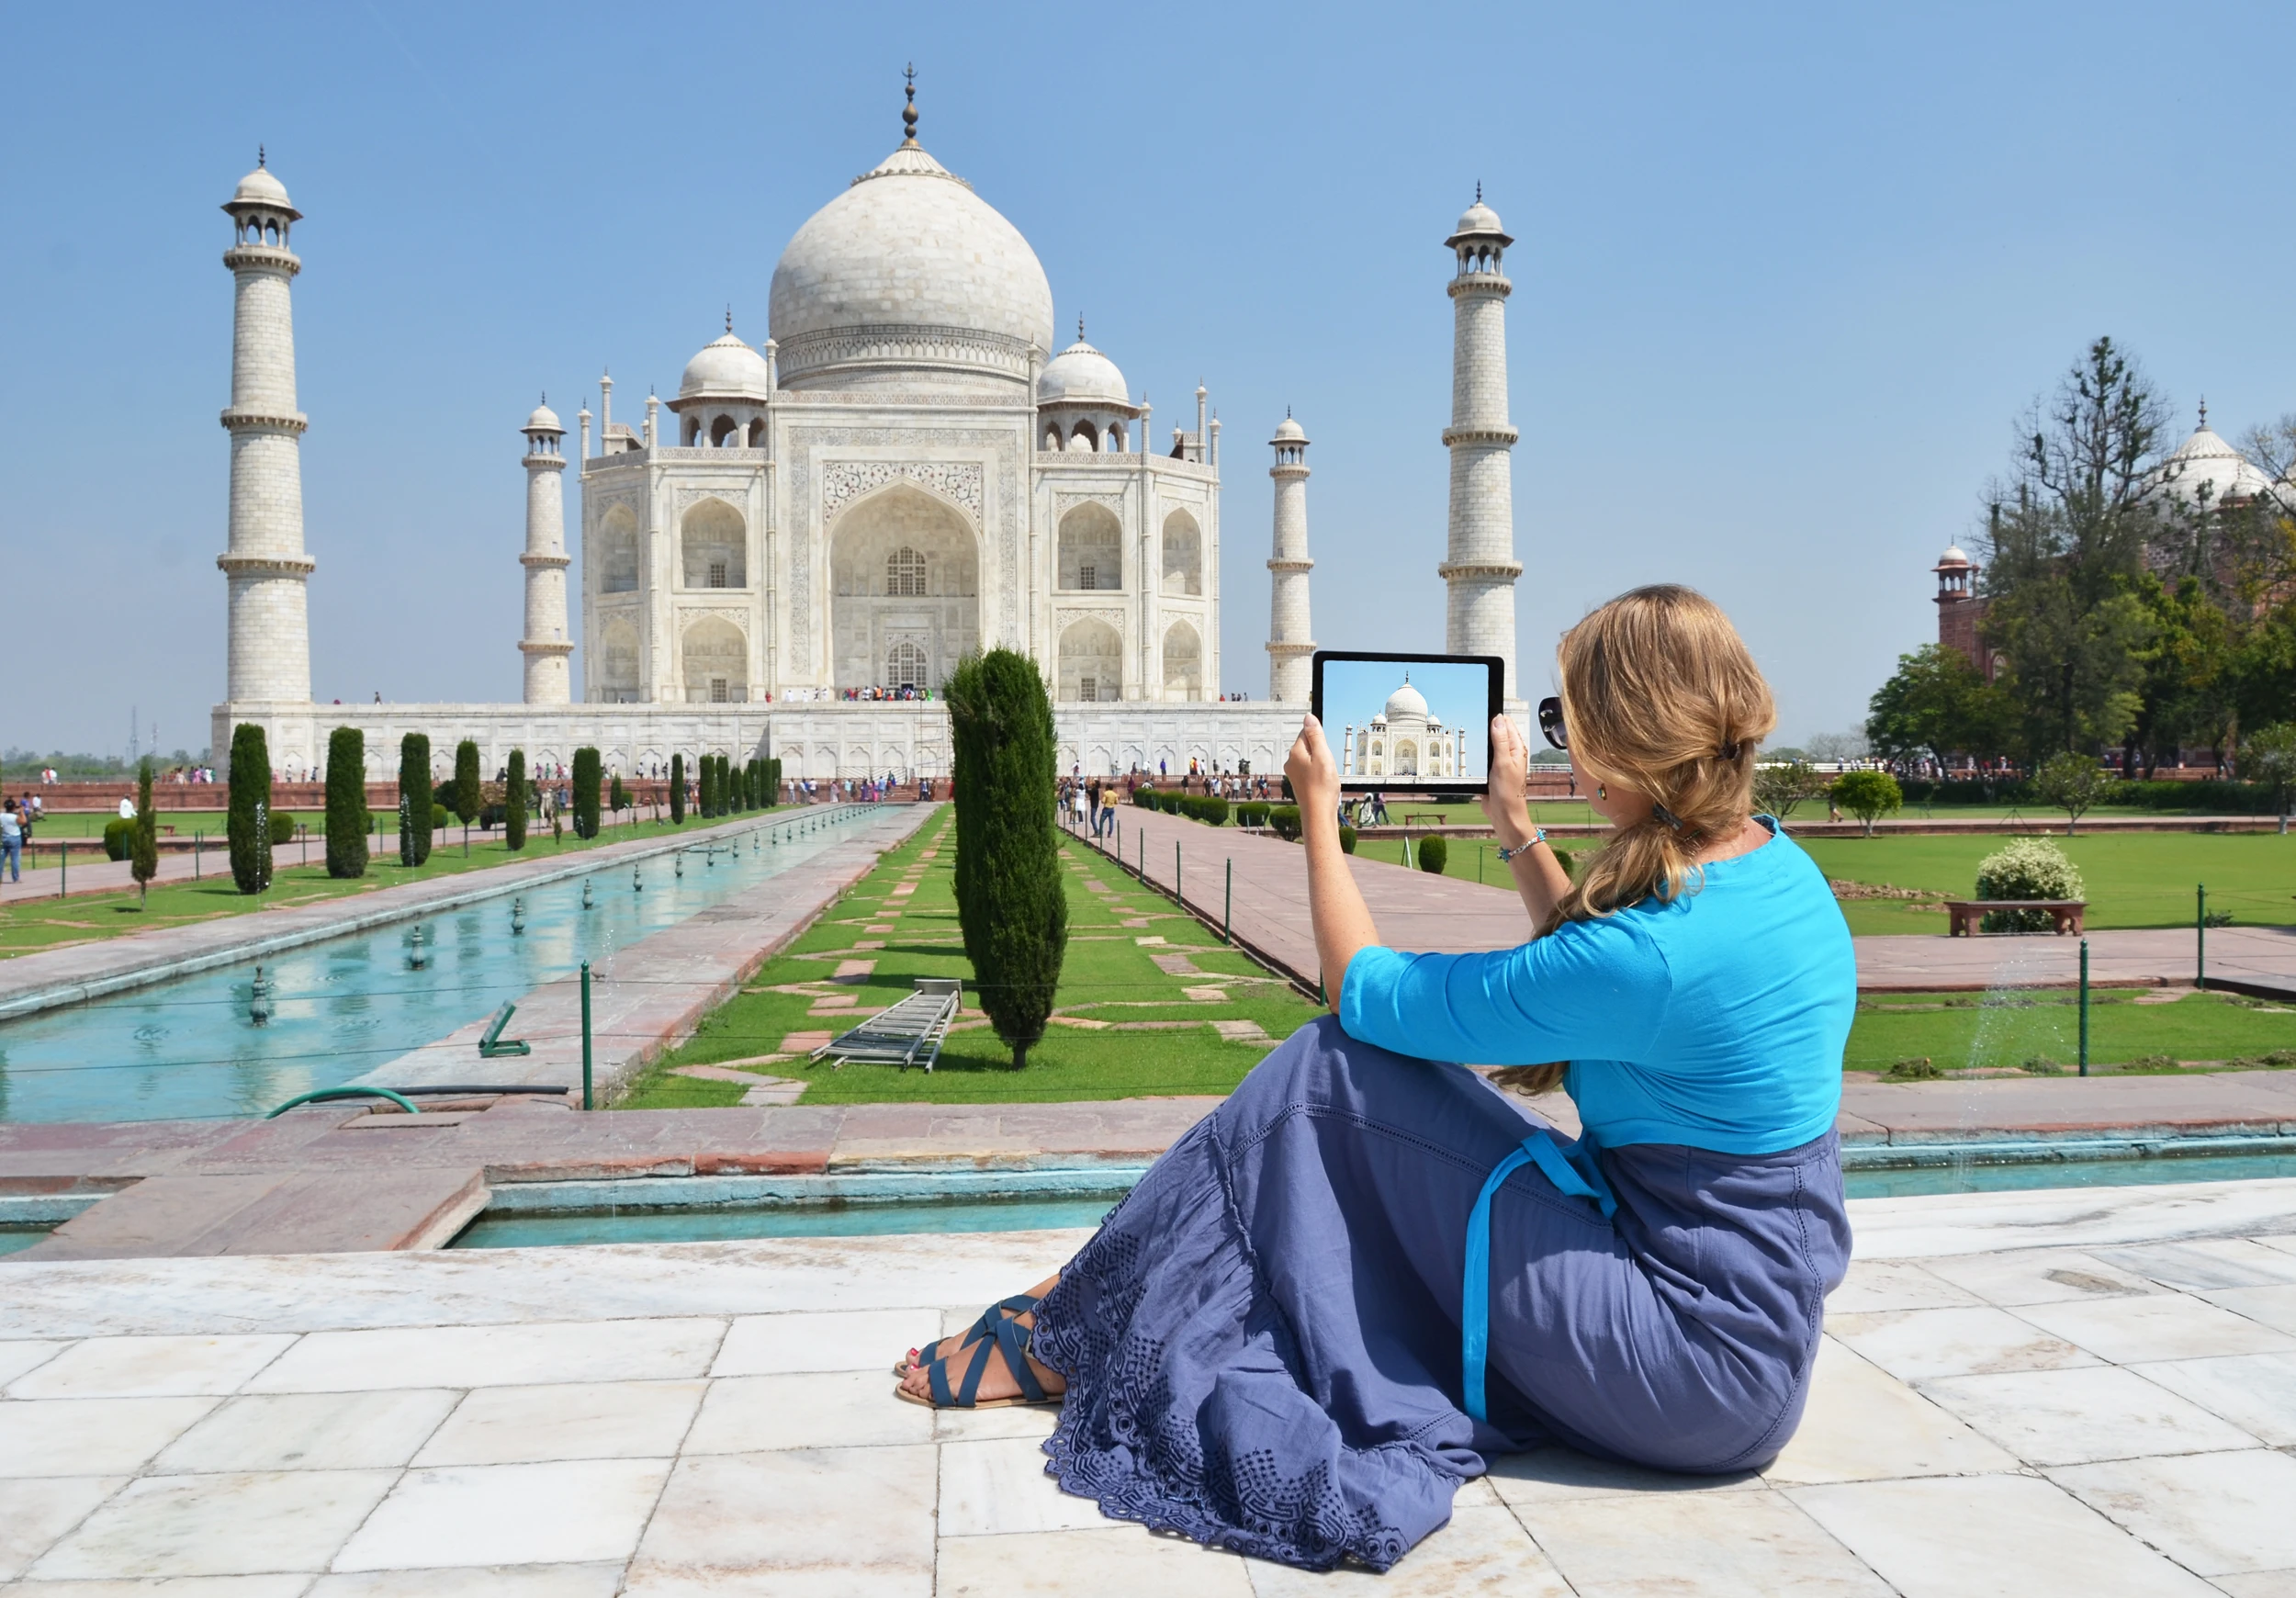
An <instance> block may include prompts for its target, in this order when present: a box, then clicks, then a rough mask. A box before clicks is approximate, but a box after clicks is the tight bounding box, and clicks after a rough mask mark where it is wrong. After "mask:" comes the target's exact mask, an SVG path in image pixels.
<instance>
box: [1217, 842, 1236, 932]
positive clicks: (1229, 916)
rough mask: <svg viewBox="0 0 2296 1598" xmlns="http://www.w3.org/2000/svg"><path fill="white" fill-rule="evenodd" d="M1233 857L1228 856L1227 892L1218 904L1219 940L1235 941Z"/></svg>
mask: <svg viewBox="0 0 2296 1598" xmlns="http://www.w3.org/2000/svg"><path fill="white" fill-rule="evenodd" d="M1234 927H1235V857H1234V856H1232V855H1231V856H1229V858H1228V892H1227V896H1226V898H1225V899H1223V900H1222V901H1221V906H1220V941H1221V942H1222V943H1233V942H1234V941H1235V933H1234Z"/></svg>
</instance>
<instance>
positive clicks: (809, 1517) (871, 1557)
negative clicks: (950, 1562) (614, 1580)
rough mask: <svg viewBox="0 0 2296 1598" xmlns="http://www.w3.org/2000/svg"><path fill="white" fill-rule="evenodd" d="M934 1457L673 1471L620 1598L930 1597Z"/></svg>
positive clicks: (782, 1458)
mask: <svg viewBox="0 0 2296 1598" xmlns="http://www.w3.org/2000/svg"><path fill="white" fill-rule="evenodd" d="M933 1453H934V1450H933V1449H932V1448H930V1447H926V1446H914V1447H892V1448H788V1449H780V1450H776V1451H773V1452H771V1453H760V1454H718V1455H712V1456H708V1457H701V1458H686V1459H681V1460H680V1461H679V1462H678V1468H677V1470H676V1471H675V1472H674V1473H673V1474H672V1475H671V1477H670V1485H669V1486H668V1487H667V1488H666V1489H665V1490H664V1491H663V1492H662V1496H661V1504H660V1507H659V1508H658V1509H657V1510H655V1512H654V1518H653V1520H652V1522H651V1523H650V1524H649V1525H647V1528H646V1540H645V1541H644V1542H642V1543H641V1544H639V1545H638V1551H637V1558H636V1559H634V1560H633V1561H631V1564H630V1570H629V1578H628V1584H627V1586H626V1587H625V1589H624V1592H625V1593H626V1594H628V1598H670V1595H674V1598H687V1595H689V1594H691V1595H692V1598H703V1595H704V1594H706V1595H708V1598H726V1595H735V1594H750V1593H756V1594H760V1595H767V1594H770V1595H772V1598H783V1595H794V1598H831V1595H832V1594H847V1593H850V1594H855V1595H860V1594H868V1595H869V1598H880V1595H882V1598H930V1594H931V1593H932V1591H933V1492H934V1480H933V1477H934V1469H933V1467H934V1460H933Z"/></svg>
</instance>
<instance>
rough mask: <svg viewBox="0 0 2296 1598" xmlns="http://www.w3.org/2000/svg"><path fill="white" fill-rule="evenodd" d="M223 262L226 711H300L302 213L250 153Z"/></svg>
mask: <svg viewBox="0 0 2296 1598" xmlns="http://www.w3.org/2000/svg"><path fill="white" fill-rule="evenodd" d="M224 210H226V211H227V212H229V213H230V214H231V231H232V243H231V248H230V249H229V250H226V251H225V252H224V253H223V264H224V265H226V266H229V267H230V268H231V277H232V279H233V281H234V283H235V284H236V286H237V289H238V293H237V297H236V302H235V304H234V306H233V309H232V316H231V407H230V409H228V410H226V411H224V412H223V426H224V428H225V430H226V431H228V432H229V433H231V547H230V548H229V549H228V550H226V551H225V552H224V553H223V554H221V555H219V556H218V557H216V562H215V563H216V565H218V566H219V567H221V568H223V572H224V578H225V582H226V586H227V588H228V589H229V591H230V594H231V616H230V640H231V642H230V659H231V665H230V681H229V684H228V686H227V687H226V688H225V690H224V698H225V699H226V700H227V701H229V702H231V703H234V704H237V703H251V702H256V703H259V702H264V701H270V702H274V703H278V702H287V703H296V704H308V703H310V697H311V640H310V621H309V619H308V613H307V612H306V610H305V601H304V592H303V585H304V582H305V581H306V580H308V579H309V578H310V574H311V571H312V569H313V568H315V567H316V566H317V564H318V563H317V562H316V561H314V560H312V559H311V557H310V556H308V555H306V554H304V553H303V458H302V450H303V445H302V442H301V441H302V437H303V429H304V428H305V427H306V426H307V425H309V422H308V421H307V419H306V418H305V417H304V415H303V413H302V412H301V411H298V410H296V409H295V317H294V312H293V309H291V308H290V306H289V304H288V300H287V287H288V285H289V284H290V283H292V282H293V281H294V279H295V275H296V274H297V273H298V272H300V271H301V270H302V269H303V264H302V262H300V261H298V260H297V259H296V258H295V255H294V253H292V252H291V251H289V250H288V248H287V231H288V229H289V228H290V227H291V226H292V225H293V224H294V223H295V222H297V221H298V220H299V219H301V218H302V214H303V213H302V212H300V211H298V210H297V209H296V208H294V207H293V206H292V205H290V204H289V203H288V202H287V188H286V186H284V185H282V184H281V183H280V182H279V180H278V179H277V178H276V177H274V176H272V175H271V174H270V172H269V170H268V169H267V168H266V167H265V166H264V161H263V158H262V155H261V153H260V152H258V154H257V156H256V161H255V170H254V171H253V172H251V173H249V174H247V175H246V176H245V177H242V178H241V179H240V180H239V187H238V188H237V189H236V190H234V191H233V192H232V195H231V201H230V203H228V204H227V205H225V206H224Z"/></svg>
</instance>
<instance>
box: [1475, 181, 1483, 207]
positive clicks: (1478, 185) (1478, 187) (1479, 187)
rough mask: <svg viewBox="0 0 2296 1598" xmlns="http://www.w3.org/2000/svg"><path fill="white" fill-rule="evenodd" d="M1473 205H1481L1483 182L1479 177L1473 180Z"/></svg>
mask: <svg viewBox="0 0 2296 1598" xmlns="http://www.w3.org/2000/svg"><path fill="white" fill-rule="evenodd" d="M1475 203H1476V204H1477V205H1480V204H1482V203H1483V180H1482V179H1481V178H1480V177H1479V178H1477V179H1476V180H1475Z"/></svg>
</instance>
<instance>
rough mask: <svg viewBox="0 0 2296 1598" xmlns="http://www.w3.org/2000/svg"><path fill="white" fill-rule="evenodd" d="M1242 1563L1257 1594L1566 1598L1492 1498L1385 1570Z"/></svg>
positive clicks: (1549, 1568) (1270, 1597) (1458, 1512)
mask: <svg viewBox="0 0 2296 1598" xmlns="http://www.w3.org/2000/svg"><path fill="white" fill-rule="evenodd" d="M1463 1496H1464V1494H1462V1497H1463ZM942 1546H943V1547H944V1548H945V1547H947V1545H946V1544H944V1545H942ZM945 1558H946V1556H945V1555H944V1560H945ZM1244 1569H1245V1570H1247V1571H1248V1572H1249V1573H1250V1575H1251V1578H1252V1591H1253V1592H1254V1593H1255V1595H1256V1598H1313V1595H1314V1594H1318V1593H1321V1594H1323V1595H1324V1598H1342V1595H1343V1594H1355V1595H1356V1598H1373V1595H1374V1594H1378V1595H1379V1598H1570V1588H1569V1587H1568V1586H1567V1585H1565V1584H1564V1582H1563V1579H1562V1577H1561V1576H1560V1575H1559V1573H1557V1571H1556V1570H1555V1567H1554V1562H1553V1561H1552V1560H1550V1559H1548V1557H1547V1556H1546V1554H1544V1553H1543V1552H1541V1551H1540V1549H1539V1547H1538V1545H1537V1544H1536V1543H1535V1542H1533V1541H1532V1540H1531V1534H1530V1533H1528V1532H1526V1531H1525V1530H1524V1529H1523V1525H1522V1523H1521V1522H1520V1521H1518V1520H1516V1519H1515V1518H1514V1514H1512V1513H1510V1512H1509V1511H1508V1510H1507V1509H1506V1508H1504V1507H1503V1506H1502V1505H1499V1504H1495V1503H1494V1504H1493V1505H1491V1507H1490V1508H1487V1509H1470V1508H1462V1507H1460V1506H1459V1505H1458V1504H1457V1503H1454V1505H1453V1506H1452V1510H1451V1524H1450V1525H1446V1526H1444V1527H1443V1528H1442V1529H1441V1530H1439V1531H1437V1532H1435V1534H1434V1535H1433V1536H1430V1537H1428V1538H1427V1540H1426V1541H1424V1542H1423V1543H1421V1544H1420V1545H1419V1546H1418V1547H1415V1548H1413V1549H1412V1551H1411V1552H1410V1553H1408V1554H1406V1555H1404V1556H1403V1559H1402V1562H1401V1563H1400V1564H1398V1565H1397V1566H1395V1568H1394V1569H1392V1570H1389V1571H1388V1572H1387V1573H1386V1574H1385V1575H1374V1574H1373V1573H1372V1572H1370V1571H1369V1570H1362V1569H1360V1568H1350V1569H1345V1570H1329V1571H1325V1572H1322V1573H1321V1574H1314V1573H1311V1572H1309V1571H1306V1570H1294V1569H1292V1568H1291V1567H1290V1566H1289V1565H1277V1564H1272V1563H1270V1562H1268V1561H1266V1560H1265V1559H1247V1560H1245V1561H1244Z"/></svg>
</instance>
